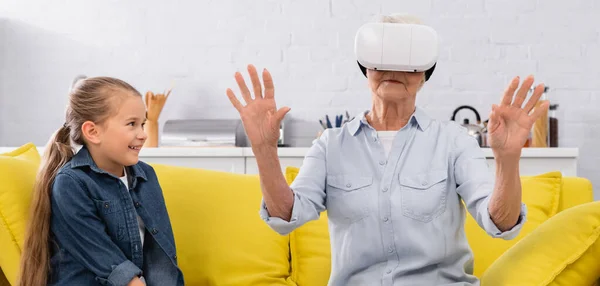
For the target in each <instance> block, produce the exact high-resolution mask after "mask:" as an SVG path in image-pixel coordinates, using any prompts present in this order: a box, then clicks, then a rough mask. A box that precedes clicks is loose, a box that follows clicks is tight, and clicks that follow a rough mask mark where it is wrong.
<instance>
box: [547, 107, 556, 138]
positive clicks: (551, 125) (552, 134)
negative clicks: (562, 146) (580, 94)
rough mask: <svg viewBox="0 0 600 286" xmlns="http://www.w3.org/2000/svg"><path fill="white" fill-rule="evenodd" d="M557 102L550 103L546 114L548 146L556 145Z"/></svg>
mask: <svg viewBox="0 0 600 286" xmlns="http://www.w3.org/2000/svg"><path fill="white" fill-rule="evenodd" d="M557 108H558V104H550V108H549V110H550V114H549V115H548V146H550V147H558V117H556V109H557Z"/></svg>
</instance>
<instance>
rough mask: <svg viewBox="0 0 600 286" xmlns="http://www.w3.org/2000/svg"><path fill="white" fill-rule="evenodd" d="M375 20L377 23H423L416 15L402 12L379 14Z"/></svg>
mask: <svg viewBox="0 0 600 286" xmlns="http://www.w3.org/2000/svg"><path fill="white" fill-rule="evenodd" d="M377 22H379V23H399V24H419V25H423V22H422V21H421V19H419V18H418V17H417V16H413V15H409V14H403V13H394V14H388V15H381V16H378V17H377Z"/></svg>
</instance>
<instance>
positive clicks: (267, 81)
mask: <svg viewBox="0 0 600 286" xmlns="http://www.w3.org/2000/svg"><path fill="white" fill-rule="evenodd" d="M248 73H249V74H250V79H251V81H252V87H253V90H254V98H252V95H251V94H250V90H249V89H248V87H247V86H246V82H245V81H244V77H243V76H242V74H241V73H240V72H236V73H235V80H236V82H237V84H238V86H239V88H240V92H241V93H242V97H243V98H244V101H245V102H246V105H245V106H244V105H242V103H240V101H239V100H238V99H237V97H236V95H235V94H234V93H233V91H232V90H231V89H230V88H228V89H227V97H229V100H230V101H231V104H233V106H234V107H235V109H237V111H238V112H239V113H240V117H241V119H242V124H243V125H244V129H245V130H246V134H247V136H248V139H249V140H250V144H251V145H252V147H253V148H262V147H277V141H278V140H279V132H280V131H279V126H280V124H281V121H282V120H283V118H284V117H285V115H286V114H287V113H288V112H289V111H290V108H289V107H282V108H280V109H277V105H276V104H275V88H274V86H273V78H271V74H270V73H269V72H268V71H267V70H266V69H264V70H263V74H262V77H263V82H264V94H263V90H262V85H261V83H260V79H259V78H258V73H257V72H256V68H255V67H254V66H253V65H248Z"/></svg>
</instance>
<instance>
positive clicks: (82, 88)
mask: <svg viewBox="0 0 600 286" xmlns="http://www.w3.org/2000/svg"><path fill="white" fill-rule="evenodd" d="M118 91H126V92H127V93H128V94H132V95H136V96H140V97H141V94H140V93H139V92H138V91H137V90H136V89H135V88H133V87H132V86H131V85H129V84H128V83H126V82H124V81H122V80H119V79H116V78H110V77H94V78H88V79H83V80H80V81H79V82H77V83H76V85H75V86H73V88H72V89H71V91H70V93H69V103H68V105H67V110H66V119H65V123H64V125H63V126H61V127H60V128H59V129H58V130H57V131H56V132H55V133H54V135H53V136H52V138H51V139H50V141H49V142H48V145H47V146H46V148H45V152H44V155H43V158H42V163H41V166H40V169H39V172H38V174H37V178H36V183H35V186H34V191H33V198H32V201H31V208H30V216H29V221H28V225H27V232H26V235H25V243H24V246H23V253H22V254H21V269H20V273H19V277H18V280H19V281H18V283H17V285H21V286H40V285H46V284H47V279H48V273H49V271H50V243H52V242H51V241H50V215H51V200H50V197H51V193H52V184H53V183H54V178H55V177H56V175H57V173H58V171H59V170H60V168H61V167H62V166H64V165H65V164H66V163H67V162H68V161H69V160H71V158H72V157H73V156H74V151H73V146H72V143H75V144H79V145H85V142H84V137H83V134H82V131H81V126H82V125H83V123H84V122H86V121H92V122H94V123H96V124H102V123H103V122H105V121H106V119H108V118H109V117H110V116H111V115H112V114H114V113H115V112H116V110H117V108H116V107H117V102H118V100H117V99H118V98H117V97H118V96H117V95H121V94H123V93H122V92H118Z"/></svg>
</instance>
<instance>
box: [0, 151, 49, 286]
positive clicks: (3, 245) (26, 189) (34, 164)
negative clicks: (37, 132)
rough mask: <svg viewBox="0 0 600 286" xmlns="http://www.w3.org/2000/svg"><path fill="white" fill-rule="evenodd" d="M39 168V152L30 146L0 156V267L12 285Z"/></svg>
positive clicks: (16, 271)
mask: <svg viewBox="0 0 600 286" xmlns="http://www.w3.org/2000/svg"><path fill="white" fill-rule="evenodd" d="M39 165H40V155H39V152H38V150H37V149H36V147H35V145H33V144H31V143H28V144H25V145H23V146H21V147H20V148H18V149H16V150H14V151H12V152H9V153H5V154H0V174H1V175H0V252H1V254H0V268H2V271H3V272H4V274H5V276H6V279H7V280H8V281H9V282H10V283H11V284H13V285H14V284H15V283H16V277H17V274H18V271H19V263H20V261H19V260H20V257H21V249H22V247H23V242H24V241H25V227H26V223H27V218H28V217H29V204H30V201H31V195H32V193H33V185H34V183H35V177H36V174H37V169H38V168H39Z"/></svg>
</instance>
